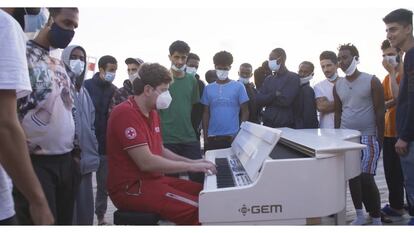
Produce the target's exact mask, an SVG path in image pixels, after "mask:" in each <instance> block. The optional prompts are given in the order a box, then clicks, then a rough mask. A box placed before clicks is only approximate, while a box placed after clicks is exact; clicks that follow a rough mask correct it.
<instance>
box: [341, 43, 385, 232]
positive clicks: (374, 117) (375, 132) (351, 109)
mask: <svg viewBox="0 0 414 233" xmlns="http://www.w3.org/2000/svg"><path fill="white" fill-rule="evenodd" d="M338 62H339V67H340V68H341V69H342V71H344V73H345V75H346V77H345V78H343V79H340V80H338V81H337V82H336V83H335V88H334V100H335V128H342V129H354V130H359V131H360V132H361V143H362V144H365V145H367V147H366V148H365V149H363V150H362V158H361V170H362V173H361V174H360V175H359V176H357V177H355V178H353V179H351V180H349V190H350V191H351V196H352V201H353V203H354V207H355V210H356V214H357V217H356V219H355V220H354V221H353V222H352V223H351V224H352V225H363V224H365V217H364V212H363V210H362V203H364V206H365V209H366V210H367V212H369V215H370V216H371V217H372V224H373V225H381V212H380V208H381V202H380V195H379V192H378V188H377V185H376V184H375V180H374V175H375V171H376V168H377V162H378V159H379V157H380V151H381V147H382V142H383V138H384V113H385V106H384V91H383V89H382V85H381V82H380V81H379V80H378V78H376V77H375V76H374V75H370V74H367V73H364V72H360V71H359V70H358V69H357V65H358V63H359V52H358V50H357V48H356V47H355V46H354V45H352V44H345V45H341V46H340V47H339V53H338Z"/></svg>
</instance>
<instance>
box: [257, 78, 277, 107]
mask: <svg viewBox="0 0 414 233" xmlns="http://www.w3.org/2000/svg"><path fill="white" fill-rule="evenodd" d="M271 78H272V76H268V77H266V78H265V80H264V81H263V85H262V86H261V87H260V88H259V89H258V91H257V94H256V103H257V104H258V106H267V105H269V104H271V103H272V101H273V100H274V99H275V92H274V91H270V90H271V89H270V88H269V86H270V83H271V82H270V81H271Z"/></svg>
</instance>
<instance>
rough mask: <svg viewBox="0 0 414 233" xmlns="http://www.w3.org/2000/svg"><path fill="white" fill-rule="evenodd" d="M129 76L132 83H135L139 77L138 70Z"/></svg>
mask: <svg viewBox="0 0 414 233" xmlns="http://www.w3.org/2000/svg"><path fill="white" fill-rule="evenodd" d="M128 77H129V81H131V83H134V80H135V79H136V78H139V75H138V71H137V72H135V73H133V74H130V75H129V76H128Z"/></svg>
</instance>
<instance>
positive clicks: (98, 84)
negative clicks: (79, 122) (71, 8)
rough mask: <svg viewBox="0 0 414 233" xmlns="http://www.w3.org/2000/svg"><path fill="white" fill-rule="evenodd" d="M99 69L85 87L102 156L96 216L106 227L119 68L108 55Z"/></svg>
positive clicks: (102, 58) (100, 63) (99, 169)
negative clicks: (110, 126)
mask: <svg viewBox="0 0 414 233" xmlns="http://www.w3.org/2000/svg"><path fill="white" fill-rule="evenodd" d="M98 67H99V72H98V73H96V74H95V75H94V76H93V78H92V79H88V80H86V81H85V83H84V85H85V88H86V90H88V92H89V95H90V96H91V98H92V101H93V105H94V106H95V134H96V137H97V139H98V151H99V155H100V162H99V168H98V171H97V172H96V183H97V191H96V199H95V214H96V216H97V218H98V224H99V225H104V224H106V222H105V219H104V217H105V213H106V208H107V202H108V194H107V191H106V177H107V174H108V164H107V158H106V126H107V122H108V118H109V105H110V102H111V99H112V97H113V96H114V93H115V91H116V90H117V88H116V86H115V85H114V84H112V82H113V81H114V79H115V74H116V70H117V68H118V66H117V61H116V59H115V58H114V57H112V56H109V55H106V56H103V57H101V58H100V59H99V61H98Z"/></svg>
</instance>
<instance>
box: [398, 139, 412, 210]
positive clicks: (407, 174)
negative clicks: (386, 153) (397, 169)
mask: <svg viewBox="0 0 414 233" xmlns="http://www.w3.org/2000/svg"><path fill="white" fill-rule="evenodd" d="M400 160H401V168H402V170H403V175H404V184H405V190H406V194H407V200H408V208H409V209H408V213H409V214H410V215H411V216H412V217H414V141H411V142H409V143H408V153H407V154H406V155H404V156H400Z"/></svg>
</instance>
